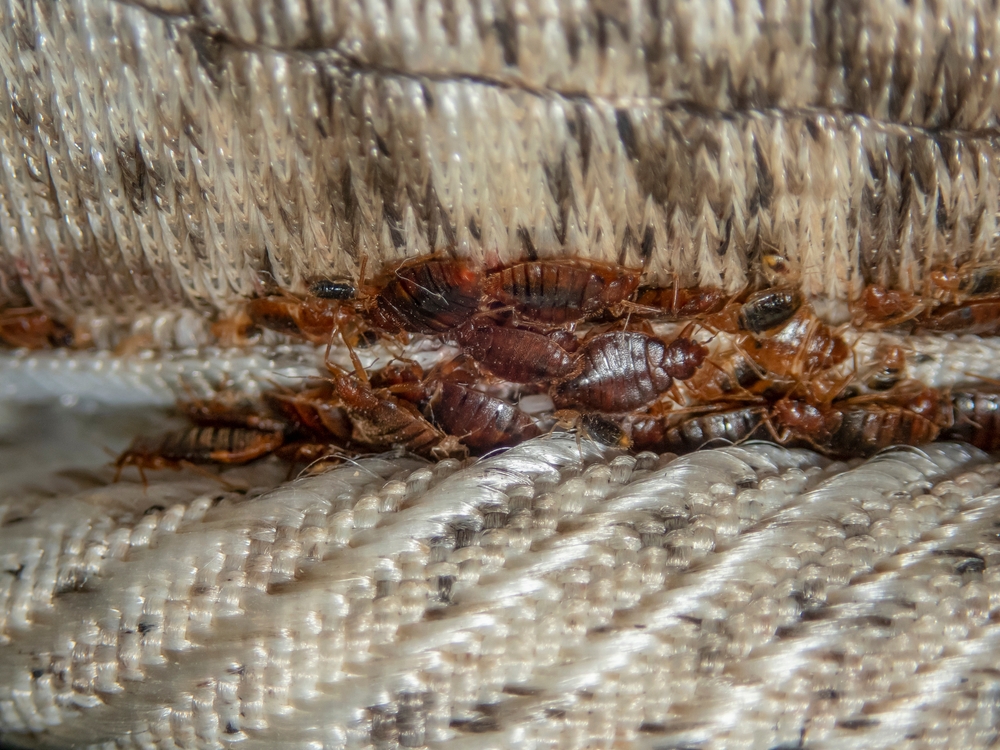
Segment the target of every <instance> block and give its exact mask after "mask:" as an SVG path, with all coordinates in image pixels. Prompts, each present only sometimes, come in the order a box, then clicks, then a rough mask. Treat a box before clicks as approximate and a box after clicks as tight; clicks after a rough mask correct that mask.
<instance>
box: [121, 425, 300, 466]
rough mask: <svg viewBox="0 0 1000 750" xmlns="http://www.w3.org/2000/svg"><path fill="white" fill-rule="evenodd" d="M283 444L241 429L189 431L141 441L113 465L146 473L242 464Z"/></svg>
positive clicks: (279, 437)
mask: <svg viewBox="0 0 1000 750" xmlns="http://www.w3.org/2000/svg"><path fill="white" fill-rule="evenodd" d="M282 442H283V437H282V435H281V433H277V432H265V431H263V430H252V429H248V428H244V427H191V428H189V429H187V430H178V431H176V432H169V433H167V434H165V435H162V436H160V437H158V438H140V439H138V440H136V441H135V442H133V444H132V446H131V447H130V448H129V449H128V450H127V451H125V453H123V454H122V455H121V456H120V457H119V458H118V460H117V461H116V462H115V465H116V466H118V468H119V469H120V468H122V467H124V466H138V467H140V468H145V469H163V468H169V467H177V466H179V465H180V464H182V463H184V462H187V463H192V464H206V463H222V464H244V463H248V462H250V461H253V460H255V459H257V458H261V457H262V456H265V455H267V454H268V453H271V452H273V451H274V450H276V449H277V448H278V447H279V446H281V444H282Z"/></svg>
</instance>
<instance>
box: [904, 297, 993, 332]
mask: <svg viewBox="0 0 1000 750" xmlns="http://www.w3.org/2000/svg"><path fill="white" fill-rule="evenodd" d="M920 327H921V328H923V329H924V330H927V331H935V332H942V333H967V334H975V335H978V336H993V335H996V334H998V333H1000V300H984V301H981V302H970V303H969V304H966V305H946V306H944V307H941V308H939V309H937V310H935V311H934V312H932V313H930V314H929V315H927V316H925V317H924V318H923V319H922V320H921V321H920Z"/></svg>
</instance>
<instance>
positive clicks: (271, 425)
mask: <svg viewBox="0 0 1000 750" xmlns="http://www.w3.org/2000/svg"><path fill="white" fill-rule="evenodd" d="M177 408H178V410H180V411H181V412H182V413H183V414H184V415H185V416H186V417H187V418H188V419H190V420H191V421H192V422H194V423H195V424H196V425H200V426H203V427H247V428H250V429H253V430H261V431H263V432H284V431H285V430H286V429H287V428H288V424H287V423H286V422H285V421H284V420H282V419H279V418H277V417H276V416H274V415H273V414H271V413H270V411H269V410H268V409H267V408H266V407H265V406H264V405H263V404H258V403H253V402H252V401H250V400H249V399H247V398H245V397H243V396H239V395H235V394H232V393H230V392H228V391H220V392H219V393H217V394H216V395H215V396H214V397H213V398H211V399H198V398H192V399H190V400H188V401H178V402H177Z"/></svg>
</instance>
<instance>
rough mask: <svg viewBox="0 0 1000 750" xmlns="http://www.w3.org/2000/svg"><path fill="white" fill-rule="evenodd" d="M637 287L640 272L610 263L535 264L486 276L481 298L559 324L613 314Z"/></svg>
mask: <svg viewBox="0 0 1000 750" xmlns="http://www.w3.org/2000/svg"><path fill="white" fill-rule="evenodd" d="M638 285H639V272H637V271H632V270H628V269H624V268H621V267H619V266H617V265H612V264H610V263H601V262H598V261H592V260H584V259H582V258H579V259H572V260H537V261H529V262H525V263H517V264H515V265H513V266H510V267H508V268H504V269H501V270H499V271H495V272H493V273H491V274H489V275H488V276H487V277H486V281H485V283H484V285H483V291H484V293H485V295H486V296H487V297H488V298H490V299H492V300H495V301H497V302H499V303H501V304H503V305H507V306H510V307H513V308H514V310H515V311H516V312H517V314H518V315H519V316H520V317H522V318H525V319H528V320H535V321H538V322H541V323H548V324H553V325H561V324H563V323H573V322H576V321H580V320H586V319H587V318H592V317H595V316H597V315H599V314H601V313H603V312H605V311H608V310H611V311H614V310H615V308H617V307H618V306H619V305H620V304H621V303H623V302H624V301H625V300H626V299H628V297H629V296H630V295H631V294H632V293H633V292H634V291H635V289H636V287H637V286H638Z"/></svg>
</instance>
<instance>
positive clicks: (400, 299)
mask: <svg viewBox="0 0 1000 750" xmlns="http://www.w3.org/2000/svg"><path fill="white" fill-rule="evenodd" d="M375 286H376V288H377V289H378V291H377V292H376V293H375V294H374V296H372V297H371V298H370V299H369V300H367V301H365V302H363V304H362V308H363V310H364V312H365V315H366V316H367V319H368V320H369V322H370V323H371V324H372V325H374V326H375V327H376V328H378V329H379V330H382V331H385V332H387V333H396V332H398V331H410V332H415V333H443V332H445V331H448V330H450V329H452V328H455V327H456V326H460V325H461V324H462V323H464V322H465V321H466V320H468V319H469V318H470V317H472V315H473V314H474V313H475V312H477V311H478V309H479V300H480V297H481V296H482V276H481V275H480V273H479V271H477V270H476V269H475V268H474V267H473V266H472V264H471V263H470V262H469V261H467V260H464V259H456V258H444V257H441V256H438V255H431V256H427V257H422V258H416V259H413V260H408V261H405V262H403V263H402V264H400V265H398V266H395V267H393V268H390V269H388V270H386V271H384V272H383V273H382V275H381V277H380V281H379V282H377V283H376V285H375Z"/></svg>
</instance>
